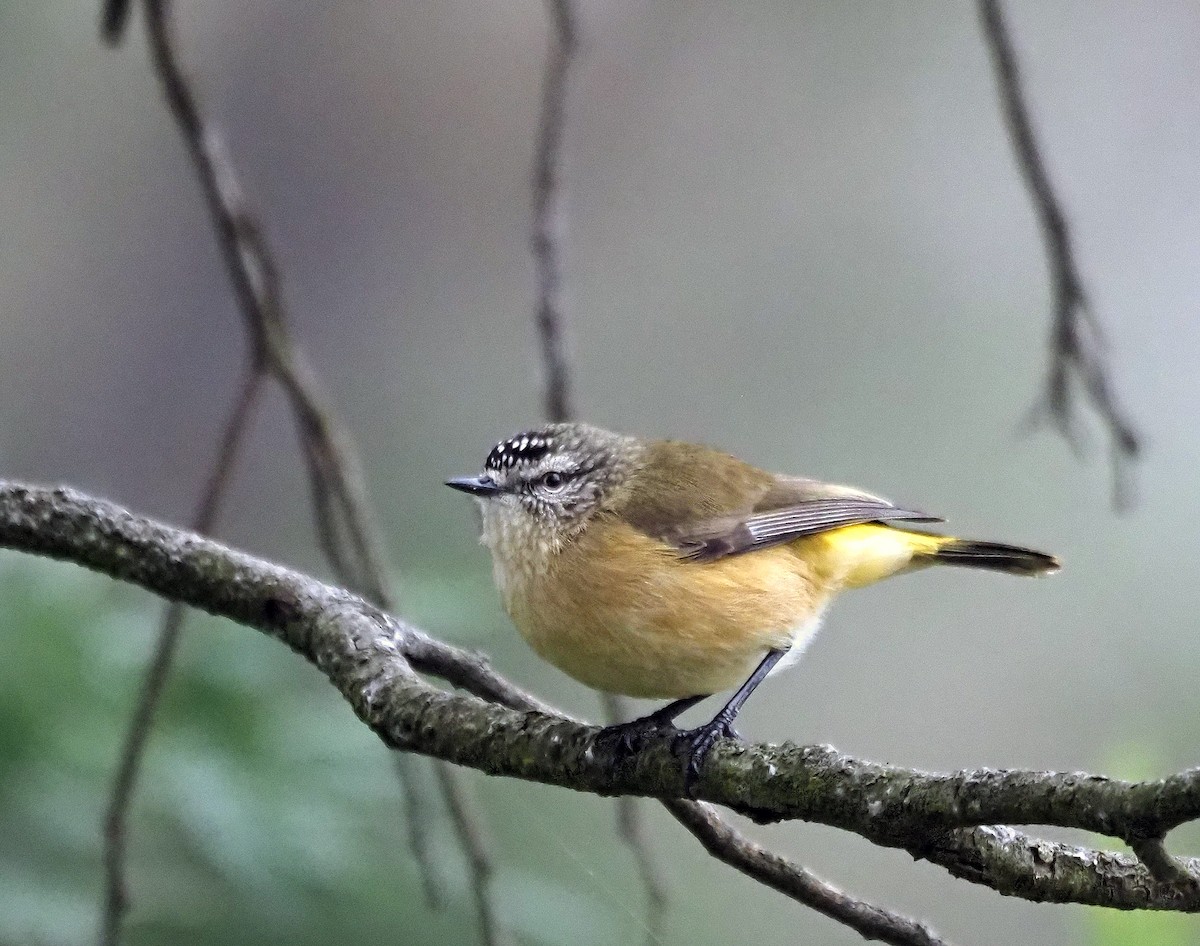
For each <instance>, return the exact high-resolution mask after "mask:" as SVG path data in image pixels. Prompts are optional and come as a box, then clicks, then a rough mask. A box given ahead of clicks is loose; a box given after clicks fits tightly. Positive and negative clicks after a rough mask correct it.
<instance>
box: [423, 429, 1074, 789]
mask: <svg viewBox="0 0 1200 946" xmlns="http://www.w3.org/2000/svg"><path fill="white" fill-rule="evenodd" d="M446 485H447V486H450V487H452V488H454V489H456V490H460V491H462V492H464V493H467V494H468V495H470V496H472V497H474V498H475V499H476V500H477V501H478V505H479V508H480V511H481V514H482V515H481V534H480V541H481V542H482V544H483V545H484V546H486V547H487V549H488V550H489V551H490V553H491V558H492V566H493V568H492V570H493V577H494V580H495V584H496V587H497V589H498V591H499V594H500V598H501V601H502V603H503V605H504V609H505V611H506V612H507V613H508V615H509V617H510V619H511V620H512V622H513V624H514V625H515V626H516V629H517V631H518V632H519V633H520V634H521V636H522V637H523V638H524V639H525V640H526V641H527V642H528V643H529V645H530V646H531V647H532V648H533V650H534V651H535V652H536V653H537V654H538V655H539V656H541V657H542V658H543V659H545V660H547V661H549V662H550V663H551V664H553V665H554V666H556V667H558V668H559V669H560V670H563V671H565V672H566V673H567V674H568V675H570V676H571V677H573V678H575V679H576V680H578V681H580V682H581V683H584V684H586V685H587V686H589V687H591V688H593V689H596V690H601V691H604V692H607V693H614V694H622V695H625V696H633V697H642V698H650V699H660V700H662V699H666V700H671V702H670V703H669V704H667V705H666V706H664V707H662V708H661V709H658V710H656V711H655V712H653V713H650V714H649V715H647V716H644V717H642V718H640V719H637V720H634V721H632V722H628V723H622V724H618V725H615V726H610V727H608V728H607V729H606V730H604V731H602V733H601V735H602V736H603V735H609V736H612V737H614V738H616V739H617V745H618V746H620V747H624V749H625V750H626V751H630V750H631V749H632V747H634V746H636V745H637V744H638V739H639V738H644V737H645V736H646V735H648V734H654V733H661V732H670V733H672V734H673V736H674V740H675V741H674V743H673V745H675V746H676V747H677V751H678V752H679V754H680V755H681V756H682V757H683V760H684V777H685V784H686V785H687V786H688V790H689V792H690V791H691V790H692V788H693V787H694V785H695V784H696V781H697V780H698V778H699V775H700V771H701V766H702V764H703V760H704V758H705V757H706V755H707V754H708V751H709V750H710V749H711V748H712V746H713V745H714V744H715V743H716V741H717V740H718V739H719V738H723V737H724V738H740V736H739V735H738V733H737V732H736V730H734V728H733V722H734V720H735V718H736V717H737V715H738V713H739V711H740V710H741V708H742V706H743V705H744V704H745V702H746V700H747V699H748V698H749V697H750V695H751V693H753V692H754V690H755V688H756V687H757V686H758V685H759V684H760V683H761V682H762V681H763V680H764V679H765V678H766V677H767V676H768V675H769V674H771V673H773V672H775V671H777V670H779V669H781V668H782V667H784V666H786V665H788V664H791V663H794V662H795V661H796V660H798V659H799V657H800V655H801V654H803V652H804V649H805V647H807V645H808V644H809V643H810V642H811V641H812V639H813V637H814V636H815V634H816V633H817V629H818V627H819V625H820V623H821V619H822V616H823V615H824V612H825V610H826V608H827V606H828V605H829V604H830V602H831V601H832V600H833V599H834V598H835V597H837V596H838V595H839V594H840V593H841V592H843V591H845V590H848V589H853V588H861V587H863V586H866V585H870V584H873V583H875V582H877V581H880V580H882V579H884V578H888V577H890V576H892V575H897V574H902V573H905V572H912V571H917V570H919V569H923V568H925V567H928V566H933V565H957V566H962V567H965V568H977V569H984V570H989V571H997V572H1007V573H1010V574H1014V575H1045V574H1049V573H1051V572H1054V571H1057V570H1058V568H1059V562H1058V560H1057V559H1056V558H1055V557H1054V556H1052V555H1047V554H1045V553H1043V552H1037V551H1034V550H1033V549H1028V548H1022V547H1020V546H1016V545H1005V544H1001V543H998V542H981V541H975V540H968V539H959V538H955V537H952V536H947V535H937V534H933V533H930V532H926V531H923V529H922V528H921V527H922V525H924V524H928V523H934V522H941V521H943V520H942V519H941V518H940V517H937V516H932V515H929V514H927V513H924V512H921V511H918V510H915V509H910V508H907V507H906V506H899V505H896V504H895V503H892V502H891V501H889V500H887V499H884V498H882V497H880V496H876V495H873V494H871V493H867V492H864V491H862V490H859V489H855V488H853V487H849V486H840V485H836V484H833V483H825V482H821V481H819V480H815V479H808V478H804V477H799V476H790V475H784V474H776V473H770V472H767V471H766V470H762V469H759V468H758V467H755V466H753V465H751V464H749V463H747V462H745V461H743V460H741V459H739V458H737V457H735V456H733V455H731V454H729V453H725V452H722V451H720V450H717V449H715V448H712V447H708V446H704V445H701V444H696V443H689V442H685V441H681V440H658V439H646V438H641V437H636V436H631V435H627V434H620V433H614V432H612V431H609V430H604V429H601V428H599V427H594V426H591V425H589V424H584V423H574V422H572V423H555V424H548V425H545V426H542V427H540V428H537V429H534V430H528V431H526V432H524V433H520V434H517V435H516V436H513V437H510V438H508V439H506V440H502V441H500V442H499V443H497V444H496V445H495V446H494V447H493V448H492V450H491V452H490V453H489V454H488V455H487V458H486V459H485V461H484V464H483V471H482V472H481V473H480V474H479V475H477V476H467V477H458V478H454V479H450V480H447V481H446ZM914 525H915V526H916V527H915V528H914ZM727 690H733V691H734V692H733V695H732V696H731V697H730V698H729V699H728V701H727V702H726V703H725V704H724V706H723V707H722V708H721V710H720V711H719V712H718V713H717V714H716V715H715V716H714V717H713V718H712V719H711V720H710V721H709V722H707V723H704V724H703V725H701V726H699V727H696V728H695V729H691V730H680V729H678V728H677V727H676V726H675V723H674V720H675V719H676V717H678V716H679V715H680V714H681V713H683V712H684V711H685V710H686V709H688V708H689V707H691V706H694V705H695V704H697V703H699V702H700V701H701V700H703V699H706V698H707V697H709V696H712V695H714V694H717V693H721V692H724V691H727Z"/></svg>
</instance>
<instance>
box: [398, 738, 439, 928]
mask: <svg viewBox="0 0 1200 946" xmlns="http://www.w3.org/2000/svg"><path fill="white" fill-rule="evenodd" d="M408 762H409V759H408V757H407V756H405V755H403V754H402V753H399V752H393V753H392V764H393V765H394V766H395V768H396V779H397V781H399V782H400V794H401V797H402V799H403V802H404V823H405V824H406V825H408V847H409V850H411V851H412V852H413V859H414V860H415V861H416V862H417V869H418V873H420V875H421V886H422V887H423V888H424V890H425V903H426V904H427V905H428V906H429V908H430V909H431V910H440V909H441V908H442V889H441V884H439V883H438V878H437V875H436V874H435V872H434V861H433V850H432V844H431V843H430V842H431V839H430V834H429V829H430V827H431V825H430V823H429V819H428V818H427V817H425V812H426V799H425V798H424V796H423V794H422V792H421V790H420V788H419V787H418V785H417V780H416V773H415V772H414V771H413V769H414V766H411V765H409V764H408Z"/></svg>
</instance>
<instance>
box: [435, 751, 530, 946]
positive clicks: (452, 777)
mask: <svg viewBox="0 0 1200 946" xmlns="http://www.w3.org/2000/svg"><path fill="white" fill-rule="evenodd" d="M434 771H435V772H436V773H437V777H438V780H439V781H440V782H441V784H442V793H443V794H444V795H445V796H446V798H447V799H448V800H449V802H450V807H451V816H452V817H453V819H454V825H455V827H456V828H457V830H458V840H459V843H460V844H462V847H463V850H464V851H466V852H467V859H468V860H469V861H470V867H471V876H472V879H473V883H472V888H473V890H474V893H475V910H476V912H477V913H478V915H479V935H480V936H481V937H482V939H483V943H484V946H506V944H508V943H511V942H512V937H510V936H509V935H508V933H507V932H506V931H505V929H504V925H503V924H502V923H501V922H500V918H499V917H498V916H496V914H495V909H496V907H495V904H494V903H493V902H492V897H491V896H490V894H489V890H490V883H491V876H492V870H493V867H492V855H491V852H490V851H489V847H490V845H488V844H485V843H484V839H485V837H486V832H485V830H484V826H483V823H482V822H481V821H480V820H479V819H478V818H477V817H476V815H475V811H474V809H473V807H472V806H471V805H469V804H468V803H467V794H466V788H465V786H464V785H463V783H462V779H461V778H460V777H459V774H458V770H457V769H456V768H455V767H454V766H452V765H447V764H445V763H442V764H441V765H438V766H435V767H434ZM479 878H482V881H483V882H482V883H480V882H479V880H478V879H479Z"/></svg>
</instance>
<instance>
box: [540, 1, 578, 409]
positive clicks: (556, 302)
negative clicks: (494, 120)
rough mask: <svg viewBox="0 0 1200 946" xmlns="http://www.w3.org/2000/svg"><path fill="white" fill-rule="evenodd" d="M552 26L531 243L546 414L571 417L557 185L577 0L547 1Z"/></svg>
mask: <svg viewBox="0 0 1200 946" xmlns="http://www.w3.org/2000/svg"><path fill="white" fill-rule="evenodd" d="M547 3H548V4H549V10H550V19H551V22H552V25H553V30H552V34H551V37H550V51H549V53H548V54H547V57H546V71H545V74H544V76H543V78H542V112H541V118H540V119H539V121H538V134H537V144H536V146H535V148H534V164H533V231H532V233H531V234H530V247H531V249H532V250H533V260H534V266H535V268H536V270H537V325H538V338H539V339H540V341H541V347H542V365H543V367H544V369H545V372H546V387H545V390H546V416H547V417H548V418H549V419H550V420H551V421H561V420H566V419H568V418H569V417H570V416H571V415H572V411H571V398H570V379H569V373H568V371H569V369H568V362H567V345H566V339H565V337H564V332H563V318H562V253H561V249H560V246H559V228H560V226H561V215H562V198H561V192H560V189H559V186H558V178H559V170H560V165H561V164H562V148H561V145H562V136H563V126H564V124H565V119H566V100H567V75H568V72H569V70H570V67H571V58H572V56H573V55H574V53H575V47H576V45H577V43H578V39H577V35H576V26H575V9H574V6H573V3H572V0H547Z"/></svg>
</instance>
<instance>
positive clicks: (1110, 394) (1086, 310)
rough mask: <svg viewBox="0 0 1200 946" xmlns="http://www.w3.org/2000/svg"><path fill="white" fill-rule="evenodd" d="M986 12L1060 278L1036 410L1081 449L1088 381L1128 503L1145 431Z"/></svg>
mask: <svg viewBox="0 0 1200 946" xmlns="http://www.w3.org/2000/svg"><path fill="white" fill-rule="evenodd" d="M979 18H980V22H981V24H982V27H983V34H984V38H985V39H986V41H987V47H988V52H989V53H990V55H991V59H992V66H993V68H994V70H995V73H996V81H997V84H998V88H999V95H1000V104H1001V109H1002V111H1003V113H1004V121H1005V124H1006V125H1007V127H1008V133H1009V137H1010V138H1011V139H1012V145H1013V151H1014V153H1015V155H1016V158H1017V164H1018V166H1019V167H1020V170H1021V177H1022V178H1023V179H1024V181H1025V185H1026V187H1027V188H1028V190H1029V196H1030V199H1031V200H1032V202H1033V207H1034V210H1035V212H1036V213H1037V218H1038V223H1039V225H1040V226H1041V230H1042V237H1043V239H1044V240H1045V244H1046V254H1047V257H1048V261H1049V266H1050V276H1051V281H1052V283H1053V286H1054V307H1053V312H1054V318H1053V329H1052V331H1051V334H1050V370H1049V374H1048V376H1047V379H1046V389H1045V391H1044V393H1043V394H1042V397H1041V398H1040V399H1039V401H1038V403H1037V404H1036V405H1035V407H1034V411H1033V414H1032V415H1031V418H1032V419H1034V420H1036V419H1038V418H1039V417H1042V416H1045V417H1048V418H1049V419H1050V421H1051V423H1053V425H1054V426H1055V427H1056V428H1057V429H1058V431H1059V432H1060V433H1061V434H1062V436H1063V437H1064V438H1065V439H1066V441H1067V442H1068V443H1069V444H1070V445H1071V446H1072V448H1074V449H1075V450H1076V451H1077V452H1078V451H1079V450H1080V448H1081V444H1082V440H1081V434H1080V431H1079V429H1078V422H1077V417H1076V410H1075V405H1074V401H1073V398H1072V393H1073V391H1074V385H1075V383H1076V382H1078V383H1079V384H1081V385H1082V386H1083V390H1084V393H1085V394H1086V395H1087V397H1088V399H1089V400H1090V401H1091V404H1092V407H1093V408H1094V409H1095V410H1096V412H1097V413H1098V414H1099V415H1100V418H1101V420H1103V422H1104V424H1105V426H1106V427H1107V428H1108V432H1109V437H1110V440H1111V445H1112V446H1111V456H1112V466H1113V503H1114V505H1116V506H1117V507H1118V508H1122V507H1124V506H1126V505H1127V504H1128V501H1129V492H1130V490H1129V486H1130V483H1129V465H1130V463H1132V462H1133V461H1134V460H1135V459H1136V458H1137V456H1138V453H1139V451H1140V449H1141V436H1140V434H1139V433H1138V431H1137V429H1136V428H1135V427H1134V425H1133V423H1132V421H1130V420H1129V417H1128V414H1127V413H1126V411H1125V408H1124V407H1123V406H1122V405H1121V403H1120V402H1119V401H1118V399H1117V395H1116V392H1115V390H1114V386H1113V381H1112V372H1111V369H1110V367H1109V365H1108V360H1107V353H1106V351H1105V340H1104V336H1103V333H1102V332H1101V330H1100V325H1099V323H1098V322H1097V321H1096V319H1095V316H1094V315H1093V314H1092V312H1091V307H1090V304H1089V302H1088V297H1087V293H1086V292H1085V291H1084V286H1083V279H1082V278H1081V277H1080V275H1079V266H1078V265H1077V263H1076V261H1075V253H1074V250H1073V248H1072V245H1071V234H1070V229H1069V227H1068V225H1067V218H1066V214H1065V213H1063V210H1062V205H1061V204H1060V203H1059V200H1058V197H1057V195H1056V194H1055V192H1054V188H1053V186H1052V185H1051V184H1050V175H1049V173H1048V172H1047V170H1046V163H1045V161H1044V160H1043V159H1042V153H1041V149H1040V148H1039V146H1038V142H1037V138H1036V137H1035V136H1034V133H1033V123H1032V121H1031V120H1030V117H1029V107H1028V105H1027V104H1026V101H1025V93H1024V91H1023V89H1022V86H1021V72H1020V65H1019V63H1018V62H1017V55H1016V52H1015V50H1014V49H1013V44H1012V39H1011V38H1010V36H1009V30H1008V27H1007V26H1006V25H1005V22H1004V12H1003V10H1002V9H1001V6H1000V0H979Z"/></svg>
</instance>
